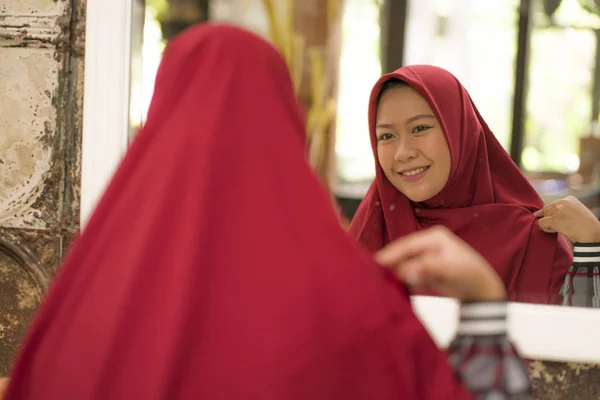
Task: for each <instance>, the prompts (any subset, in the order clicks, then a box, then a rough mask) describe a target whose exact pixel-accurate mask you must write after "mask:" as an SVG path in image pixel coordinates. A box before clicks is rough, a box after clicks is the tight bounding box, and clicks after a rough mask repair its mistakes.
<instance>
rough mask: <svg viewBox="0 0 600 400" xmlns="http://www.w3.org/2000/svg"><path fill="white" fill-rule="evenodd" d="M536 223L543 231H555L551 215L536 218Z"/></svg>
mask: <svg viewBox="0 0 600 400" xmlns="http://www.w3.org/2000/svg"><path fill="white" fill-rule="evenodd" d="M538 225H539V226H540V228H542V230H543V231H544V232H548V233H556V229H555V227H554V220H553V219H552V217H544V218H540V219H539V220H538Z"/></svg>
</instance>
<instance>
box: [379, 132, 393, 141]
mask: <svg viewBox="0 0 600 400" xmlns="http://www.w3.org/2000/svg"><path fill="white" fill-rule="evenodd" d="M393 138H394V135H392V134H391V133H382V134H381V135H379V136H378V137H377V140H378V141H380V142H381V141H383V140H390V139H393Z"/></svg>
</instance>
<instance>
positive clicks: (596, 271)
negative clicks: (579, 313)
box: [560, 243, 600, 308]
mask: <svg viewBox="0 0 600 400" xmlns="http://www.w3.org/2000/svg"><path fill="white" fill-rule="evenodd" d="M560 294H561V296H562V298H563V304H565V305H573V306H581V307H595V308H599V307H600V243H576V244H575V247H574V248H573V265H572V266H571V268H569V272H568V273H567V275H566V276H565V283H564V284H563V287H562V289H561V290H560Z"/></svg>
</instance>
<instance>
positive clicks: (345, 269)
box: [6, 25, 467, 400]
mask: <svg viewBox="0 0 600 400" xmlns="http://www.w3.org/2000/svg"><path fill="white" fill-rule="evenodd" d="M304 143H305V137H304V124H303V120H302V118H301V114H300V112H299V108H298V105H297V103H296V100H295V99H294V93H293V89H292V84H291V80H290V77H289V75H288V71H287V69H286V66H285V62H284V61H283V59H282V58H281V56H280V55H279V54H278V52H277V51H276V50H275V49H274V48H273V47H272V46H271V45H270V44H268V43H267V42H265V41H264V40H262V39H260V38H259V37H257V36H255V35H253V34H251V33H248V32H246V31H244V30H241V29H238V28H233V27H229V26H226V25H203V26H199V27H194V28H191V29H189V30H188V31H186V32H185V33H183V34H182V35H181V36H179V37H178V38H177V39H176V40H174V41H173V42H172V43H171V44H170V46H169V48H168V50H167V51H166V54H165V56H164V59H163V63H162V65H161V67H160V70H159V73H158V77H157V84H156V91H155V94H154V98H153V101H152V106H151V109H150V112H149V118H148V122H147V124H146V125H145V127H144V128H143V129H142V131H141V132H140V133H139V136H138V137H137V138H136V140H135V141H134V143H133V145H132V147H131V149H130V151H129V152H128V154H127V155H126V157H125V159H124V161H123V163H122V165H121V166H120V168H119V169H118V171H117V173H116V176H115V177H114V179H113V180H112V182H111V184H110V185H109V187H108V189H107V191H106V193H105V195H104V197H103V198H102V200H101V201H100V203H99V205H98V207H97V209H96V211H95V212H94V214H93V216H92V218H91V220H90V221H89V224H88V226H87V227H86V228H85V229H84V231H83V233H82V235H81V237H80V238H79V239H78V241H77V243H76V244H75V247H74V248H73V249H72V251H71V253H70V255H69V257H68V259H67V261H66V263H65V265H64V266H63V268H62V270H61V272H60V275H59V277H58V278H57V279H56V281H55V283H54V285H53V288H52V290H51V291H50V293H49V295H48V297H47V301H46V302H45V304H43V306H42V307H41V309H40V311H39V314H38V316H37V318H36V320H35V322H34V324H33V327H32V329H31V331H30V333H29V336H28V339H27V340H26V341H25V343H24V344H23V346H22V351H21V355H20V357H19V359H18V361H17V363H16V366H15V369H14V372H13V378H12V382H11V384H10V386H9V389H8V394H7V397H6V398H7V399H8V400H13V399H30V400H31V399H33V400H35V399H43V400H58V399H60V400H65V399H78V400H92V399H95V400H108V399H110V400H125V399H127V400H130V399H144V400H152V399H207V400H208V399H211V400H212V399H225V400H229V399H231V400H233V399H235V400H238V399H260V400H271V399H272V400H275V399H277V400H281V399H287V400H293V399H303V400H304V399H311V400H319V399H323V400H325V399H328V400H329V399H346V400H347V399H377V400H385V399H400V398H402V399H440V398H452V399H454V398H464V397H467V394H465V392H464V389H463V387H462V386H461V385H460V384H459V383H457V382H456V380H455V378H454V377H453V374H452V371H451V370H450V368H449V366H448V362H447V360H446V355H445V354H444V353H443V352H441V351H439V350H438V349H437V348H436V346H435V345H434V343H433V342H432V340H431V338H430V337H429V336H428V335H427V333H426V331H425V330H424V328H423V326H422V325H421V324H420V323H419V321H418V320H417V319H416V317H415V316H414V314H413V313H412V311H411V307H410V303H409V298H408V295H407V292H406V290H405V289H404V288H403V287H402V286H401V285H398V284H397V281H395V280H393V279H391V278H388V277H387V275H384V273H383V272H382V271H383V270H382V269H381V268H378V267H377V266H376V265H374V264H373V263H372V262H371V261H370V260H369V259H368V257H366V258H365V257H363V255H362V254H361V253H360V252H359V250H358V248H357V246H356V245H355V244H354V243H352V240H350V239H349V238H348V237H347V235H346V233H345V232H344V231H343V229H342V228H341V227H340V225H339V223H338V219H337V217H336V215H335V212H334V210H333V209H332V207H331V204H330V199H329V198H328V195H327V193H326V192H325V190H324V189H323V187H322V186H321V184H320V183H319V182H318V180H317V178H316V176H315V175H314V174H313V173H312V171H311V170H310V168H309V166H308V164H307V162H306V160H305V149H304Z"/></svg>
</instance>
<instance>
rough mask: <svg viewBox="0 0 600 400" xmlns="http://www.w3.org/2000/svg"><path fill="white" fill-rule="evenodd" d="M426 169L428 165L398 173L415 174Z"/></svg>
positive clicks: (404, 174)
mask: <svg viewBox="0 0 600 400" xmlns="http://www.w3.org/2000/svg"><path fill="white" fill-rule="evenodd" d="M428 169H429V166H427V167H419V168H415V169H411V170H408V171H400V172H399V174H400V175H402V176H415V175H419V174H422V173H423V172H425V171H427V170H428Z"/></svg>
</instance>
